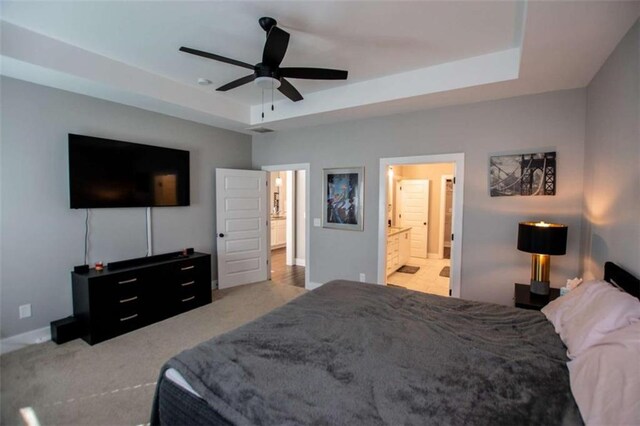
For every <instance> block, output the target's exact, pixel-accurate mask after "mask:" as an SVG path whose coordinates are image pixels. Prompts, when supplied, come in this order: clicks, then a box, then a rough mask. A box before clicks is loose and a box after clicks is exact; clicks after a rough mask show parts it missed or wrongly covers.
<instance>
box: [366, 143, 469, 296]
mask: <svg viewBox="0 0 640 426" xmlns="http://www.w3.org/2000/svg"><path fill="white" fill-rule="evenodd" d="M429 163H454V176H455V178H456V184H455V185H454V187H453V217H452V221H453V223H452V232H453V234H454V235H455V241H457V242H459V243H458V244H453V245H452V249H451V277H450V281H449V283H450V286H451V295H452V296H453V297H460V275H461V270H462V244H461V242H462V206H463V204H464V153H451V154H436V155H416V156H413V157H390V158H381V159H380V170H379V174H378V176H379V184H378V188H379V197H378V284H380V285H384V284H385V281H386V274H385V272H386V271H385V269H386V267H385V265H386V262H385V258H386V254H387V223H386V222H387V221H386V217H387V189H386V186H387V184H386V179H387V178H386V176H387V168H388V167H389V166H395V165H404V164H429Z"/></svg>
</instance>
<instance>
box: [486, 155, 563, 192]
mask: <svg viewBox="0 0 640 426" xmlns="http://www.w3.org/2000/svg"><path fill="white" fill-rule="evenodd" d="M489 193H490V194H491V196H492V197H503V196H513V195H556V153H555V152H539V153H531V154H517V155H500V156H492V157H490V159H489Z"/></svg>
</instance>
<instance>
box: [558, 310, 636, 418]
mask: <svg viewBox="0 0 640 426" xmlns="http://www.w3.org/2000/svg"><path fill="white" fill-rule="evenodd" d="M567 366H568V367H569V378H570V381H571V393H573V397H574V399H575V400H576V403H577V404H578V408H579V409H580V414H581V415H582V419H583V420H584V421H585V423H586V424H587V425H639V424H640V322H636V323H634V324H631V325H628V326H626V327H623V328H621V329H618V330H616V331H613V332H611V333H609V334H608V335H607V336H605V337H604V338H603V339H602V340H601V341H600V342H598V343H596V344H595V345H593V346H592V347H591V348H589V349H588V350H586V351H585V352H584V353H583V354H581V355H580V356H579V357H578V358H576V359H574V360H573V361H570V362H569V363H567Z"/></svg>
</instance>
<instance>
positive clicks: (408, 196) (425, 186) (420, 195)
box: [398, 179, 429, 259]
mask: <svg viewBox="0 0 640 426" xmlns="http://www.w3.org/2000/svg"><path fill="white" fill-rule="evenodd" d="M398 194H399V195H400V196H399V197H398V198H399V200H400V205H399V206H398V223H400V226H401V227H403V228H405V227H411V257H420V258H423V259H426V258H427V243H428V241H429V180H427V179H403V180H401V181H400V182H399V184H398Z"/></svg>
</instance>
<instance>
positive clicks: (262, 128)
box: [247, 127, 275, 133]
mask: <svg viewBox="0 0 640 426" xmlns="http://www.w3.org/2000/svg"><path fill="white" fill-rule="evenodd" d="M247 130H250V131H252V132H256V133H271V132H275V130H273V129H267V128H266V127H254V128H249V129H247Z"/></svg>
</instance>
